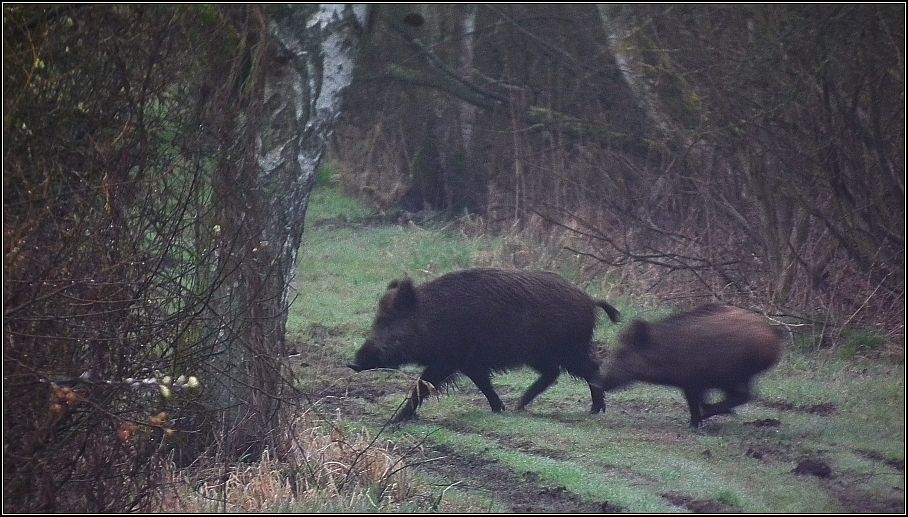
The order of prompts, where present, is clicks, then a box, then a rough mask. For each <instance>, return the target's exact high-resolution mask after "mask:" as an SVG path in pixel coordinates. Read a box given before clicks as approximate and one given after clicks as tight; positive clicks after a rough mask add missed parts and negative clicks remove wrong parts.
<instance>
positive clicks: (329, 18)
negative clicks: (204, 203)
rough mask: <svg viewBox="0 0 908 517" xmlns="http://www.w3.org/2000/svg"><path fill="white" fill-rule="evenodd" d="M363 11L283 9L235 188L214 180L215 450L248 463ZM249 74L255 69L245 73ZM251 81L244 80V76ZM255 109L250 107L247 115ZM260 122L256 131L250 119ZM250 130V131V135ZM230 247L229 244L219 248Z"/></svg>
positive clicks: (273, 413)
mask: <svg viewBox="0 0 908 517" xmlns="http://www.w3.org/2000/svg"><path fill="white" fill-rule="evenodd" d="M366 16H367V7H366V6H363V5H357V6H353V5H339V4H338V5H334V4H331V5H328V4H322V5H312V4H309V5H305V4H299V5H292V6H289V7H285V8H281V9H278V10H277V11H276V12H275V13H274V15H273V17H272V19H271V21H270V26H269V30H268V32H269V34H270V41H269V42H268V44H269V46H268V48H267V55H266V56H265V57H264V58H263V60H262V61H263V62H264V63H266V64H264V65H263V64H262V62H260V63H258V64H257V65H256V63H255V60H254V59H252V61H253V64H252V65H251V66H252V67H255V66H265V67H266V68H265V70H264V71H263V74H264V76H263V83H262V85H261V88H260V91H259V93H260V95H261V97H260V98H259V100H258V101H253V102H252V103H251V104H256V103H257V102H260V104H257V106H256V107H258V108H259V109H260V110H261V112H260V113H256V114H253V113H247V114H244V115H245V119H244V126H243V127H242V129H241V130H240V133H241V134H242V135H243V136H245V138H243V140H245V141H246V142H247V144H248V145H249V146H250V147H249V149H247V150H245V151H244V152H245V153H246V155H247V156H248V153H251V152H254V159H250V160H247V163H246V164H245V166H244V167H243V169H244V170H243V171H242V172H241V173H240V175H241V176H243V177H242V178H240V180H241V181H238V182H237V181H235V178H223V179H222V181H223V182H225V183H226V182H231V183H232V184H222V185H221V188H220V190H221V191H224V192H230V195H225V196H222V197H220V198H219V202H220V203H222V206H220V207H219V210H220V211H221V214H222V220H223V221H225V223H224V224H225V225H229V230H230V231H224V232H223V233H222V235H224V236H225V237H224V238H223V239H222V243H221V246H222V249H221V250H220V251H221V253H223V254H224V258H223V262H222V264H223V266H222V267H225V268H226V270H227V271H228V272H232V275H230V276H228V277H227V278H228V279H227V281H225V282H224V283H223V285H222V287H221V292H220V293H219V296H218V297H217V299H216V300H215V304H216V309H215V310H216V313H217V314H218V315H219V319H220V322H219V331H218V333H217V339H216V341H217V348H218V351H219V352H220V353H217V354H216V355H214V357H215V361H214V364H213V368H214V372H215V375H216V377H217V379H216V382H215V383H214V385H213V386H211V388H212V395H213V400H212V402H213V404H214V405H215V408H216V409H218V410H219V411H221V413H220V415H221V418H220V422H219V430H218V432H219V433H220V434H221V438H220V441H221V443H223V444H225V445H227V447H228V450H229V451H232V452H235V453H239V454H251V455H252V456H257V455H258V454H260V453H261V451H262V450H263V448H265V447H269V446H272V447H273V445H274V440H273V438H274V436H272V432H273V431H279V430H280V429H281V411H280V409H281V402H282V400H283V397H284V394H285V391H286V390H287V388H288V387H289V385H290V381H289V380H288V379H287V374H288V371H287V369H286V365H285V358H286V355H287V354H286V346H285V327H286V322H287V309H288V307H289V304H290V303H291V301H292V300H291V297H290V284H291V282H292V281H293V277H294V274H295V269H296V262H297V252H298V249H299V246H300V241H301V238H302V233H303V224H304V218H305V214H306V208H307V205H308V202H309V194H310V192H311V190H312V187H313V186H314V182H315V177H316V171H317V169H318V167H319V164H320V162H321V159H322V156H323V153H324V150H325V146H326V145H327V142H328V138H329V136H330V135H331V132H332V131H333V129H334V125H335V121H336V119H337V116H338V114H339V112H340V109H341V100H342V93H343V90H344V89H345V88H346V87H347V85H349V84H350V81H351V78H352V72H353V66H354V60H355V52H356V50H357V48H358V43H359V38H360V35H361V32H362V28H363V27H364V26H365V21H366ZM253 74H254V71H253ZM249 80H250V81H252V79H249ZM251 111H254V110H251ZM256 117H258V119H257V120H258V124H256V123H255V122H254V120H255V118H256ZM257 126H258V127H257ZM228 239H231V240H233V242H234V243H239V244H230V243H227V242H223V241H226V240H228Z"/></svg>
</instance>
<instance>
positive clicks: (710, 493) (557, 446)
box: [290, 188, 905, 512]
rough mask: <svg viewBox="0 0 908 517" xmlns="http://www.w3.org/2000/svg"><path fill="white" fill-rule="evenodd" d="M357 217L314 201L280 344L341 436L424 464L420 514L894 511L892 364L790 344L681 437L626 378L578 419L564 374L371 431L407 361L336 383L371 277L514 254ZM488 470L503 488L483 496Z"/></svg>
mask: <svg viewBox="0 0 908 517" xmlns="http://www.w3.org/2000/svg"><path fill="white" fill-rule="evenodd" d="M364 215H366V211H365V210H363V209H362V208H361V207H358V206H356V205H355V204H351V202H350V200H348V199H346V198H344V197H343V196H341V195H339V194H338V193H337V191H336V190H334V189H331V188H328V189H320V190H317V191H316V193H315V195H314V197H313V199H312V208H311V209H310V217H309V220H308V222H307V227H308V229H307V232H306V236H305V238H306V241H305V243H304V246H303V248H302V250H301V258H300V269H299V277H298V288H299V290H300V293H301V294H300V297H299V298H298V299H297V301H296V302H295V304H294V305H293V307H292V309H291V314H290V327H291V328H290V330H291V339H296V340H298V341H299V342H300V344H301V347H302V349H304V350H306V354H308V355H307V361H308V363H310V366H309V367H307V368H304V369H301V370H300V372H301V373H300V382H301V385H302V386H304V387H305V388H306V389H308V390H310V391H311V392H312V393H314V394H329V396H328V398H327V399H326V400H327V401H328V402H326V404H330V406H331V408H332V409H333V410H336V411H339V412H340V413H341V414H345V415H350V418H355V419H357V420H358V421H359V423H355V424H351V425H352V426H353V427H354V428H355V427H357V426H361V428H362V429H366V430H367V431H368V432H369V433H371V434H373V435H375V434H377V433H379V432H381V433H382V435H381V436H382V437H383V438H384V439H387V440H390V441H391V442H392V443H394V444H396V446H397V447H398V449H400V450H406V451H408V452H407V453H406V454H405V456H406V458H407V461H411V462H419V461H422V460H424V459H426V458H430V459H433V460H435V461H433V462H431V463H430V464H427V465H425V466H422V467H416V468H414V469H413V472H414V474H413V475H414V476H415V479H417V480H420V481H421V482H422V483H425V486H429V487H432V486H434V488H432V489H431V490H433V492H432V493H433V494H435V499H432V498H431V497H429V499H430V500H431V503H426V502H425V501H423V503H422V504H423V506H421V508H422V509H426V508H434V509H438V510H441V511H454V509H457V510H464V511H501V510H505V511H510V510H514V509H515V508H516V509H518V510H519V509H520V508H521V506H519V505H520V504H522V503H520V502H519V501H518V499H520V498H521V497H522V498H524V499H535V500H536V501H537V502H538V503H539V505H538V506H537V507H536V508H545V507H546V506H545V505H546V504H554V503H553V499H557V498H559V497H560V498H561V499H564V500H570V501H572V503H571V504H575V505H577V506H575V507H574V508H575V509H580V510H581V511H583V510H587V509H589V508H590V507H587V506H581V505H583V504H588V503H589V504H594V505H595V504H600V503H601V504H602V505H603V506H602V507H603V508H606V506H605V505H606V504H608V505H609V506H608V507H607V508H609V509H612V510H614V509H622V510H625V511H632V512H643V511H657V512H667V511H695V510H700V511H704V510H706V511H732V510H741V511H747V512H837V511H899V510H901V511H903V510H904V499H903V497H904V479H905V478H904V450H905V448H904V443H905V435H904V422H905V401H904V393H905V391H904V390H905V386H904V378H905V373H904V365H903V364H898V365H895V364H886V363H881V362H878V361H873V360H868V359H862V358H860V357H848V358H843V357H842V356H837V355H835V354H818V353H816V352H811V353H805V352H802V351H797V350H789V351H788V353H787V354H786V356H785V358H784V359H783V361H782V363H781V364H780V365H779V366H778V367H777V368H776V369H774V370H773V371H771V372H770V373H768V374H767V375H765V376H764V377H763V378H761V379H760V380H759V382H758V393H759V397H758V400H756V401H754V402H752V403H750V404H747V405H745V406H743V407H741V408H740V409H739V411H738V414H737V415H735V416H728V417H717V418H714V419H711V420H710V421H708V423H707V424H706V425H705V426H704V427H703V428H701V429H700V430H697V431H691V430H689V429H688V428H687V419H688V415H687V409H686V405H685V403H684V400H683V397H682V396H681V393H680V392H679V391H677V390H671V389H668V388H661V387H655V386H644V385H637V386H635V387H632V388H630V389H627V390H624V391H621V392H617V393H612V394H608V395H607V404H608V408H607V411H606V413H605V414H604V415H596V416H590V415H588V414H587V413H586V411H587V410H588V407H589V403H590V400H589V390H588V388H587V386H586V384H585V383H584V382H582V381H580V380H576V379H571V378H570V377H569V376H566V375H565V376H562V377H561V379H560V382H559V383H558V384H557V385H556V386H553V387H552V388H551V389H549V390H548V391H546V392H545V393H543V394H542V395H541V396H540V397H539V398H538V399H537V400H536V401H534V403H533V405H532V406H530V408H529V410H528V411H526V412H524V413H516V412H513V411H508V412H505V413H503V414H493V413H491V412H490V411H489V408H488V404H487V402H486V400H485V398H484V397H483V396H482V394H481V393H479V391H478V389H476V387H475V386H473V385H472V384H471V383H470V382H469V381H468V380H465V379H462V380H460V381H459V382H458V383H457V387H456V388H454V389H452V390H451V391H450V392H449V393H446V394H441V395H440V396H439V397H437V398H435V397H433V398H431V399H429V400H427V401H426V403H425V405H424V406H423V407H422V408H421V409H420V412H419V415H420V418H419V420H417V421H416V422H415V423H412V424H408V425H405V426H402V427H400V428H384V427H383V426H384V424H385V423H386V420H387V418H388V417H390V415H391V414H393V412H394V411H395V409H396V408H397V406H398V404H400V403H401V401H402V400H403V397H404V396H405V395H406V393H407V390H408V389H409V387H410V386H411V383H412V382H413V380H414V379H415V378H416V376H417V375H418V369H415V368H408V369H404V370H403V371H397V372H362V373H359V374H353V373H352V372H351V371H350V370H348V369H346V368H345V367H344V364H345V362H346V361H347V360H348V359H349V358H350V357H351V356H352V355H353V353H354V351H355V350H356V348H357V347H358V346H359V345H360V344H361V342H362V339H363V338H364V336H365V335H366V333H367V332H368V328H369V326H370V324H371V320H372V317H373V315H374V311H375V306H376V303H377V301H378V298H379V296H380V295H381V293H382V292H383V291H384V289H385V285H386V284H387V282H388V281H389V280H391V279H393V278H396V277H400V276H401V275H402V274H404V273H407V274H409V275H410V276H411V277H413V278H414V279H415V280H416V281H417V282H422V281H424V280H426V279H430V278H434V277H436V276H438V275H440V274H442V273H444V272H447V271H451V270H456V269H461V268H465V267H470V266H472V265H476V264H479V265H490V264H498V263H499V261H501V260H505V261H506V260H507V258H508V257H513V256H515V255H514V252H513V249H514V246H515V244H514V242H513V241H511V240H509V239H501V238H499V239H492V238H486V237H484V236H482V235H481V234H479V235H477V234H475V233H469V232H465V231H463V228H462V227H458V225H456V224H450V225H448V226H444V227H441V226H440V227H436V228H418V227H415V226H412V225H409V226H403V227H402V226H396V225H384V226H382V225H379V226H375V225H372V226H370V225H364V224H357V222H356V220H357V218H358V217H362V216H364ZM325 221H327V222H329V223H331V224H326V223H325ZM468 234H469V235H470V236H469V237H468V236H467V235H468ZM520 255H521V257H523V258H522V259H521V260H522V262H521V264H522V265H527V264H530V265H529V266H528V267H545V264H548V263H551V262H550V259H551V257H548V258H544V259H540V263H534V262H533V261H529V262H527V261H526V257H525V253H523V252H521V253H520ZM568 269H570V267H569V268H568ZM566 274H567V276H570V272H569V271H568V272H567V273H566ZM585 288H586V289H587V290H588V291H589V292H590V293H592V294H594V295H598V296H606V297H607V298H609V299H610V300H611V301H613V302H617V303H616V305H617V306H618V307H619V309H621V310H622V312H623V313H624V315H625V321H626V322H627V321H631V320H632V319H633V318H634V317H636V316H638V315H642V316H643V317H646V318H656V317H659V316H660V315H661V314H659V313H658V311H650V312H645V313H643V312H642V311H641V310H640V309H639V308H637V307H635V306H634V305H633V304H632V303H626V301H623V300H620V299H619V300H613V299H612V298H611V297H609V296H607V295H605V293H608V290H607V288H608V286H607V285H606V284H596V283H594V284H592V285H588V286H585ZM622 302H625V303H622ZM621 328H623V325H614V324H611V323H610V322H608V321H607V318H605V317H604V316H603V317H602V318H601V319H600V325H599V327H598V330H597V334H596V339H597V340H599V341H600V342H602V343H603V348H605V349H608V348H610V346H611V344H612V343H614V341H615V340H616V337H617V334H618V332H619V331H620V330H621ZM863 348H866V346H865V347H863ZM534 379H535V374H534V373H533V372H532V371H530V370H518V371H514V372H510V373H507V374H503V375H499V376H496V377H495V378H494V379H493V384H494V385H495V387H496V389H497V390H498V391H499V394H500V395H501V397H502V399H503V400H504V402H505V404H506V405H508V406H509V407H511V408H512V407H513V406H514V405H515V403H516V400H517V399H518V398H519V396H520V394H521V393H522V392H523V390H524V389H526V387H527V386H529V384H530V383H532V382H533V380H534ZM439 451H440V452H439ZM437 458H440V459H437ZM804 459H813V460H817V461H821V462H823V463H824V464H825V465H828V466H829V467H830V469H831V475H830V476H828V477H822V476H817V475H802V474H796V473H795V472H794V470H795V469H796V467H797V466H798V464H799V463H800V462H801V461H802V460H804ZM490 469H494V470H490ZM445 472H452V473H453V474H451V475H448V474H444V475H442V473H445ZM452 475H453V476H459V477H458V478H457V479H453V478H452V477H451V476H452ZM471 476H474V477H476V479H473V478H471ZM496 476H497V477H500V478H501V479H505V480H508V482H507V483H502V484H501V485H497V486H492V487H491V488H489V487H488V485H489V483H491V481H490V479H492V478H495V477H496ZM480 477H481V479H480ZM510 486H515V488H516V490H519V492H517V493H515V492H514V490H511V489H510V488H509V487H510ZM484 487H485V488H484ZM553 494H555V495H554V496H553ZM425 504H428V505H429V506H425Z"/></svg>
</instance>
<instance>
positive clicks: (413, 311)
mask: <svg viewBox="0 0 908 517" xmlns="http://www.w3.org/2000/svg"><path fill="white" fill-rule="evenodd" d="M596 306H599V307H601V308H603V309H604V310H605V311H606V313H608V315H609V318H611V320H612V321H618V320H619V319H620V317H621V314H620V313H619V312H618V311H617V310H616V309H615V308H614V307H612V306H611V305H609V304H608V302H606V301H604V300H594V299H592V298H590V297H589V296H588V295H587V294H586V293H584V292H583V291H581V290H580V289H578V288H577V287H574V286H573V285H571V284H570V283H568V282H567V281H566V280H565V279H563V278H562V277H560V276H559V275H557V274H555V273H549V272H539V271H516V270H514V271H511V270H502V269H468V270H465V271H458V272H454V273H449V274H447V275H444V276H441V277H439V278H436V279H435V280H432V281H430V282H426V283H424V284H422V285H420V286H418V287H415V286H414V285H413V282H412V281H411V280H410V279H409V278H406V277H405V278H403V279H402V280H394V281H392V282H391V283H390V284H388V288H387V290H386V291H385V294H384V295H383V296H382V298H381V301H380V302H379V304H378V313H377V315H376V316H375V321H374V323H373V324H372V331H371V333H370V335H369V337H368V338H367V339H366V341H365V343H364V344H363V346H362V347H361V348H360V349H359V351H357V352H356V356H355V358H354V360H353V362H352V363H351V364H349V366H350V368H352V369H353V370H355V371H357V372H358V371H361V370H369V369H373V368H397V367H399V366H401V365H404V364H418V365H421V366H425V367H426V368H425V370H424V371H423V372H422V374H421V375H420V378H419V382H417V384H416V387H414V389H413V392H412V393H411V394H410V398H409V400H408V401H407V403H406V404H405V405H404V407H402V408H401V410H400V411H399V412H398V414H397V415H396V416H395V421H401V420H406V419H408V418H410V417H412V416H413V414H414V413H415V412H416V408H418V407H419V405H420V404H421V403H422V401H423V399H425V398H426V396H428V394H429V389H428V386H427V384H426V383H429V384H431V385H434V386H436V387H437V386H441V385H443V384H444V383H445V382H447V381H449V380H451V379H452V378H453V377H454V376H455V375H456V374H458V373H462V374H464V375H466V376H467V377H468V378H469V379H470V380H472V381H473V382H474V383H475V384H476V386H477V387H478V388H479V389H480V390H481V391H482V393H483V394H484V395H485V396H486V398H487V399H488V401H489V405H490V406H491V407H492V411H496V412H498V411H502V410H503V409H504V404H503V403H502V402H501V399H500V398H498V394H497V393H495V390H494V389H493V388H492V384H491V381H490V376H491V374H492V372H498V371H504V370H508V369H511V368H516V367H519V366H523V365H527V366H530V367H532V368H534V369H535V370H536V371H538V372H539V374H540V377H539V379H537V380H536V382H534V383H533V384H532V385H531V386H530V387H529V388H528V389H527V391H526V393H524V394H523V396H522V397H521V398H520V402H519V404H518V408H519V409H522V408H523V407H524V406H526V405H527V404H529V403H530V401H532V400H533V399H534V398H535V397H536V396H537V395H539V394H540V393H542V391H543V390H545V389H546V388H548V387H549V386H551V385H552V384H553V383H554V382H555V380H556V379H557V378H558V376H559V375H560V373H561V369H562V368H563V369H564V370H566V371H567V372H568V373H570V374H571V375H573V376H575V377H580V378H582V379H585V380H586V381H587V383H588V384H589V387H590V396H591V397H592V401H593V403H592V408H591V412H593V413H598V412H600V411H602V410H603V409H605V403H604V401H603V392H602V378H601V377H602V374H601V372H600V369H599V368H600V367H599V359H598V358H597V354H596V351H595V349H594V347H593V345H592V337H593V328H594V326H595V324H596ZM423 381H424V382H423Z"/></svg>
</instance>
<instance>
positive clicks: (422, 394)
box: [394, 366, 454, 422]
mask: <svg viewBox="0 0 908 517" xmlns="http://www.w3.org/2000/svg"><path fill="white" fill-rule="evenodd" d="M453 374H454V372H453V371H452V370H450V369H448V368H441V367H437V366H430V367H428V368H426V369H425V370H423V372H422V374H421V375H420V376H419V380H418V381H416V386H415V387H414V388H413V391H412V392H410V397H409V398H408V399H407V402H406V403H405V404H404V407H402V408H400V411H399V412H398V413H397V415H396V416H395V417H394V422H403V421H404V420H409V419H411V418H413V415H414V414H415V413H416V408H418V407H419V405H420V404H422V401H423V400H425V398H426V397H428V396H429V390H430V387H429V385H432V386H435V387H436V388H438V387H440V386H442V385H443V384H444V383H445V381H447V380H448V379H450V378H451V376H452V375H453Z"/></svg>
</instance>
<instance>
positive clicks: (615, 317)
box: [596, 300, 621, 323]
mask: <svg viewBox="0 0 908 517" xmlns="http://www.w3.org/2000/svg"><path fill="white" fill-rule="evenodd" d="M596 305H598V306H600V307H602V308H603V309H605V312H606V314H608V317H609V319H610V320H612V321H613V322H615V323H618V322H619V321H621V311H619V310H618V309H616V308H614V307H612V304H610V303H609V302H607V301H605V300H596Z"/></svg>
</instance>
